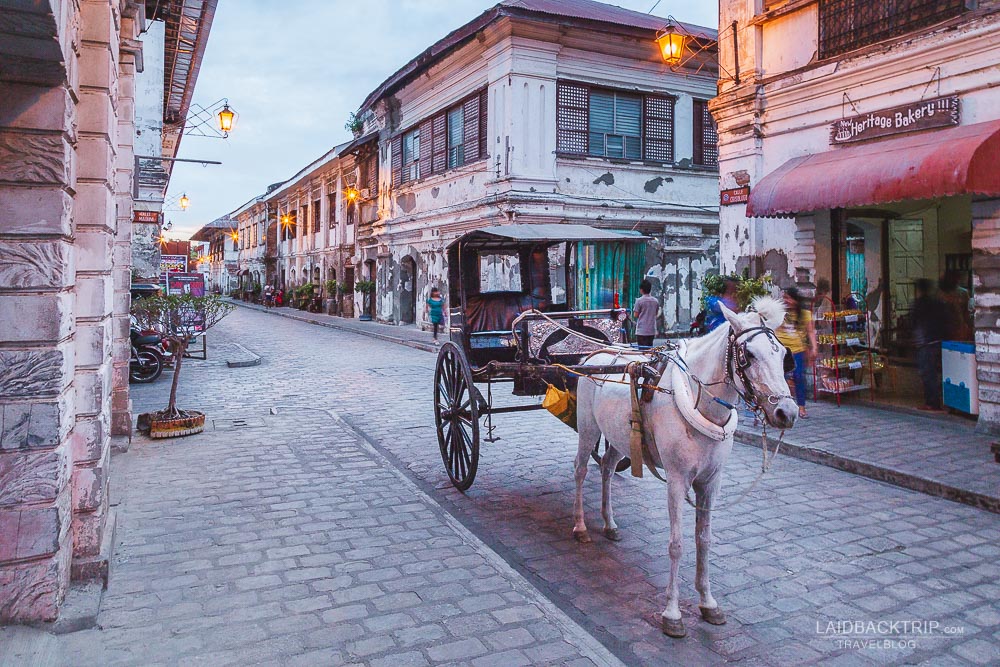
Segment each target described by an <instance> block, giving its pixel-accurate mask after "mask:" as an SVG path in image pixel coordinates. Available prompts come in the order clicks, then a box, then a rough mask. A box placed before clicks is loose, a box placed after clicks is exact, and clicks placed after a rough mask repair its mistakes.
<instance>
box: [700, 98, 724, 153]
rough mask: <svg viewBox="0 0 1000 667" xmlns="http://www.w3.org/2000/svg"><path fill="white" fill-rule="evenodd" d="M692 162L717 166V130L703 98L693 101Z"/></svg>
mask: <svg viewBox="0 0 1000 667" xmlns="http://www.w3.org/2000/svg"><path fill="white" fill-rule="evenodd" d="M694 163H695V164H697V165H701V166H704V167H718V166H719V132H718V129H717V128H716V126H715V119H713V118H712V114H711V113H709V111H708V102H706V101H704V100H695V101H694Z"/></svg>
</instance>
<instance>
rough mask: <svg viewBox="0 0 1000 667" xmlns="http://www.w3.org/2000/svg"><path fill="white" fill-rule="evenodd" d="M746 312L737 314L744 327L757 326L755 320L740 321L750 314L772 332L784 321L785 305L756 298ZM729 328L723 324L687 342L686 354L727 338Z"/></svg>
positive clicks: (760, 297)
mask: <svg viewBox="0 0 1000 667" xmlns="http://www.w3.org/2000/svg"><path fill="white" fill-rule="evenodd" d="M747 311H748V312H742V313H737V316H738V317H740V318H741V321H742V322H743V323H744V324H745V325H746V326H756V324H757V321H756V318H755V319H754V321H753V322H752V323H748V322H746V320H743V319H742V318H746V317H749V316H752V315H751V312H753V313H757V314H758V315H760V317H761V318H762V319H763V320H764V324H765V325H767V327H768V328H770V329H772V330H773V329H777V328H778V327H780V326H781V324H782V322H784V321H785V311H786V309H785V303H784V302H783V301H781V300H780V299H775V298H774V297H771V296H758V297H757V298H755V299H754V300H753V301H752V302H751V303H750V307H749V308H748V309H747ZM729 328H730V327H729V322H723V323H722V325H721V326H719V327H718V328H716V329H715V330H714V331H712V332H710V333H707V334H705V335H704V336H699V337H698V338H692V339H691V340H690V341H689V342H688V352H689V353H691V354H698V353H700V352H701V349H702V347H703V346H709V345H711V344H712V343H714V342H715V340H716V339H717V338H722V337H725V336H729Z"/></svg>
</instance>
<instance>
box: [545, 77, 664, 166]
mask: <svg viewBox="0 0 1000 667" xmlns="http://www.w3.org/2000/svg"><path fill="white" fill-rule="evenodd" d="M673 144H674V99H673V98H672V97H666V96H661V95H637V94H634V93H623V92H619V91H614V90H606V89H598V88H590V87H589V86H586V85H583V84H578V83H570V82H564V81H560V82H559V84H558V87H557V89H556V150H558V151H559V152H561V153H576V154H578V155H595V156H600V157H610V158H625V159H629V160H642V159H645V160H650V161H656V162H673V160H674V148H673Z"/></svg>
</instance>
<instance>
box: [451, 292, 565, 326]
mask: <svg viewBox="0 0 1000 667" xmlns="http://www.w3.org/2000/svg"><path fill="white" fill-rule="evenodd" d="M545 304H546V302H545V301H544V300H543V299H538V298H535V297H533V296H531V295H530V294H523V293H521V292H489V293H487V294H475V295H472V296H469V297H467V298H466V301H465V325H466V328H467V330H468V331H469V332H470V333H476V332H481V331H510V330H511V327H512V326H513V324H514V319H515V318H516V317H517V316H518V315H520V314H521V313H523V312H524V311H526V310H531V309H532V308H538V309H539V310H541V309H542V307H543V306H544V305H545Z"/></svg>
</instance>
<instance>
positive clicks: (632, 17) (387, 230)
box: [350, 0, 718, 330]
mask: <svg viewBox="0 0 1000 667" xmlns="http://www.w3.org/2000/svg"><path fill="white" fill-rule="evenodd" d="M665 24H666V21H665V20H664V19H662V18H658V17H655V16H651V15H649V14H642V13H638V12H633V11H629V10H625V9H622V8H619V7H615V6H612V5H605V4H601V3H597V2H591V1H590V0H562V1H560V2H551V1H549V0H509V1H504V2H501V3H500V4H498V5H496V6H495V7H493V8H491V9H489V10H487V11H486V12H485V13H483V14H482V15H480V16H479V17H478V18H476V19H475V20H473V21H471V22H470V23H468V24H466V25H464V26H462V27H461V28H459V29H458V30H456V31H454V32H452V33H451V34H449V35H448V36H446V37H445V38H444V39H442V40H440V41H438V42H437V43H435V44H433V45H432V46H430V47H429V48H428V49H427V50H426V51H425V52H424V53H422V54H420V55H419V56H418V57H417V58H415V59H414V60H412V61H410V62H409V63H407V64H406V65H404V66H403V67H402V68H401V69H400V70H399V71H397V72H396V73H395V74H393V75H392V76H391V77H389V78H388V79H387V80H386V81H384V82H383V83H382V84H381V85H380V86H379V87H378V88H377V89H376V90H375V91H373V92H372V93H371V94H370V95H369V96H368V98H367V99H366V100H365V101H364V102H363V104H362V105H361V107H360V109H359V112H358V114H357V116H358V117H359V118H361V119H362V120H363V121H364V124H365V127H364V131H365V132H366V133H369V134H368V135H367V136H371V137H372V142H375V141H377V144H378V156H379V160H378V162H379V164H378V167H379V168H378V178H377V187H372V186H369V191H368V196H369V197H371V198H372V199H373V200H374V201H375V202H376V206H374V207H372V213H371V214H370V215H369V214H367V213H366V210H365V206H364V204H362V207H361V219H360V221H359V225H360V226H359V229H358V236H357V242H356V245H355V247H354V253H353V255H352V256H351V258H350V261H351V262H352V263H353V264H354V265H355V266H356V267H358V268H357V269H356V270H357V271H360V272H361V273H363V274H364V275H366V276H367V275H371V276H373V277H375V278H376V282H377V287H376V292H375V299H374V303H375V313H374V314H375V316H376V317H377V318H378V319H380V320H385V321H393V322H414V321H417V322H421V323H422V322H423V319H424V308H423V307H422V304H423V303H424V301H425V300H426V299H427V297H428V295H429V291H430V289H431V288H432V287H440V288H442V289H443V288H445V287H446V283H447V272H446V268H445V259H444V249H445V247H446V246H447V245H448V243H450V242H451V241H452V240H453V239H455V238H456V237H457V236H459V235H461V234H463V233H465V232H467V231H470V230H472V229H476V228H479V227H483V226H487V225H496V224H505V223H511V222H518V223H574V224H588V225H594V226H598V227H608V228H614V229H624V230H635V231H637V232H642V233H645V234H648V235H650V236H651V237H653V239H654V240H653V242H652V243H651V244H650V247H649V254H648V256H647V257H646V259H645V267H646V275H647V276H648V277H650V278H651V279H652V280H653V283H654V285H655V292H654V295H656V296H658V297H659V298H660V300H661V303H662V315H663V317H662V322H661V327H662V329H665V330H669V329H673V328H674V327H676V326H677V325H682V326H686V324H687V323H688V322H690V320H691V319H692V317H693V316H694V315H695V314H697V312H698V310H699V301H700V296H701V294H700V289H699V286H700V281H701V278H702V276H703V275H704V273H705V272H706V271H707V270H709V269H710V268H712V267H714V266H716V243H717V238H718V236H717V233H716V231H717V228H716V225H717V214H716V208H717V196H718V195H717V188H718V174H717V171H716V147H715V134H714V132H715V130H714V127H713V124H712V122H711V119H710V117H709V116H708V112H707V106H706V101H707V100H708V99H710V98H711V97H713V96H714V94H715V74H716V71H715V65H714V53H713V52H712V49H711V47H710V48H708V49H706V50H705V51H704V52H702V53H701V55H700V57H699V58H695V59H692V60H691V61H690V62H689V63H688V64H687V65H688V66H687V67H686V68H680V69H679V70H678V71H672V70H671V69H669V68H668V67H667V66H666V65H665V64H664V62H663V59H662V57H661V55H660V52H659V49H658V48H657V45H656V42H655V37H656V33H657V31H658V30H659V29H661V28H663V27H664V26H665ZM686 29H687V30H688V31H689V33H690V34H691V35H692V36H693V37H694V38H696V39H699V40H703V41H705V42H707V43H711V42H712V40H713V39H714V36H715V33H714V31H713V30H710V29H705V28H697V27H694V26H687V27H686ZM362 141H363V139H362ZM360 150H362V151H363V147H362V148H361V149H360ZM361 155H362V156H363V155H364V152H361ZM362 176H363V174H362ZM639 278H640V276H635V277H634V280H636V281H638V279H639ZM612 291H613V290H611V289H610V287H609V286H604V285H601V286H598V287H597V289H596V290H595V293H596V292H600V293H602V294H604V295H605V296H606V297H607V299H610V296H611V292H612ZM592 305H594V306H600V305H605V306H610V305H611V303H610V300H609V301H608V303H597V302H596V301H595V302H594V303H593V304H592Z"/></svg>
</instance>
